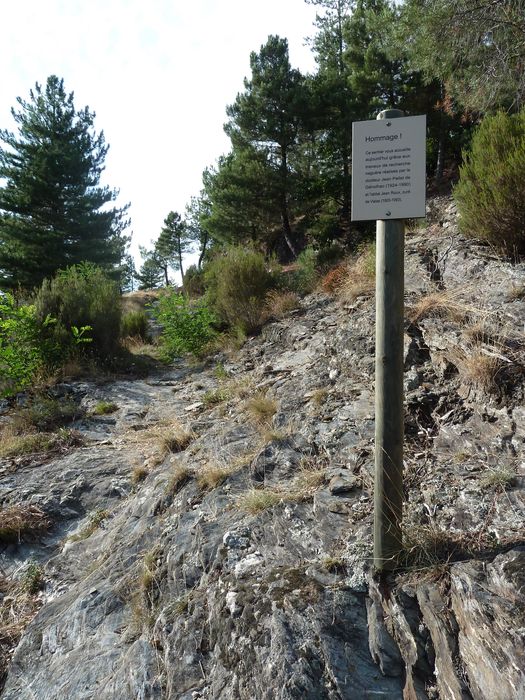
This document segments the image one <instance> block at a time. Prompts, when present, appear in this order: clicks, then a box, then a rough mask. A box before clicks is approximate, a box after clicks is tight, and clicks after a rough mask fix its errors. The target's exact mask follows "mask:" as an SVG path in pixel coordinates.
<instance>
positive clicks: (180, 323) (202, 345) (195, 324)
mask: <svg viewBox="0 0 525 700" xmlns="http://www.w3.org/2000/svg"><path fill="white" fill-rule="evenodd" d="M154 314H155V316H156V318H157V319H158V321H159V323H160V324H161V326H162V334H161V336H160V344H161V351H162V355H163V356H164V358H165V359H167V360H171V359H173V356H174V355H183V354H185V353H191V354H192V355H195V356H196V357H199V356H201V355H203V354H204V353H205V352H206V348H207V346H208V344H209V343H210V341H211V340H212V339H213V338H214V337H215V330H214V329H213V323H214V321H215V317H214V315H213V313H212V312H211V311H210V309H209V307H208V305H207V303H206V301H205V300H204V299H200V300H197V301H194V302H192V301H190V300H189V299H187V298H186V297H185V296H184V295H183V294H180V293H178V292H176V291H171V290H170V291H169V292H167V293H166V294H164V295H163V296H162V297H161V298H160V299H159V304H158V307H157V308H156V309H155V310H154Z"/></svg>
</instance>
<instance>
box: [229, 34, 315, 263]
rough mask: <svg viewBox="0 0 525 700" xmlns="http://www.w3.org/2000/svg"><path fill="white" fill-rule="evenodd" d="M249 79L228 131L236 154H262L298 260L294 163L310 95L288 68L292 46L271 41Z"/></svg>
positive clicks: (231, 112)
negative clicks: (240, 151) (272, 174)
mask: <svg viewBox="0 0 525 700" xmlns="http://www.w3.org/2000/svg"><path fill="white" fill-rule="evenodd" d="M250 66H251V70H252V77H251V80H245V81H244V85H245V88H246V89H245V92H243V93H240V94H239V95H237V99H236V100H235V102H234V104H233V105H231V106H229V107H228V108H227V110H226V111H227V114H228V116H229V117H230V122H229V123H228V124H227V125H226V132H227V133H228V135H229V136H230V137H231V139H232V143H233V146H234V149H242V148H243V147H245V146H251V147H252V148H255V149H257V150H258V151H260V152H261V153H263V154H264V156H265V158H266V160H267V162H268V163H269V164H270V165H271V166H272V168H273V170H274V172H275V173H276V176H277V182H278V188H277V194H278V200H279V213H280V218H281V232H282V234H281V235H282V237H283V239H284V241H285V243H286V246H287V247H288V249H289V252H291V254H292V255H294V256H295V255H296V253H297V250H296V241H295V240H294V239H295V235H294V232H293V230H292V225H291V215H290V200H291V198H292V192H293V176H292V172H291V167H290V159H291V157H292V153H293V149H294V147H295V146H296V145H297V141H298V133H299V129H300V124H301V118H302V114H303V112H304V109H305V102H306V99H305V98H306V95H305V91H304V80H303V76H302V75H301V73H300V72H299V71H298V70H296V69H293V68H292V67H291V65H290V59H289V55H288V42H287V40H286V39H281V38H280V37H278V36H270V37H268V41H267V42H266V44H264V45H263V46H261V50H260V52H259V53H255V52H252V54H251V57H250Z"/></svg>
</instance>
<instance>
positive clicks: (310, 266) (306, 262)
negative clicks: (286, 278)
mask: <svg viewBox="0 0 525 700" xmlns="http://www.w3.org/2000/svg"><path fill="white" fill-rule="evenodd" d="M296 265H297V267H296V270H295V271H294V274H293V277H292V287H293V289H294V290H295V291H296V292H298V293H299V294H308V293H309V292H312V291H313V290H314V288H315V286H316V284H317V282H318V280H319V271H318V269H317V251H316V250H315V249H314V248H313V247H312V246H308V247H307V248H305V249H304V250H303V251H302V252H301V253H300V254H299V256H298V257H297V261H296Z"/></svg>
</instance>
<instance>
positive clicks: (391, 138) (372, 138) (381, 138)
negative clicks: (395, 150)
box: [365, 134, 402, 143]
mask: <svg viewBox="0 0 525 700" xmlns="http://www.w3.org/2000/svg"><path fill="white" fill-rule="evenodd" d="M401 137H402V134H385V135H384V136H365V141H366V142H367V143H371V142H372V141H396V140H397V139H400V138H401Z"/></svg>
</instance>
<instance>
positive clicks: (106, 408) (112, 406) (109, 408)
mask: <svg viewBox="0 0 525 700" xmlns="http://www.w3.org/2000/svg"><path fill="white" fill-rule="evenodd" d="M115 411H118V406H117V404H116V403H114V402H113V401H99V402H98V403H97V404H96V406H95V408H94V409H93V415H94V416H107V415H108V414H109V413H115Z"/></svg>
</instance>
